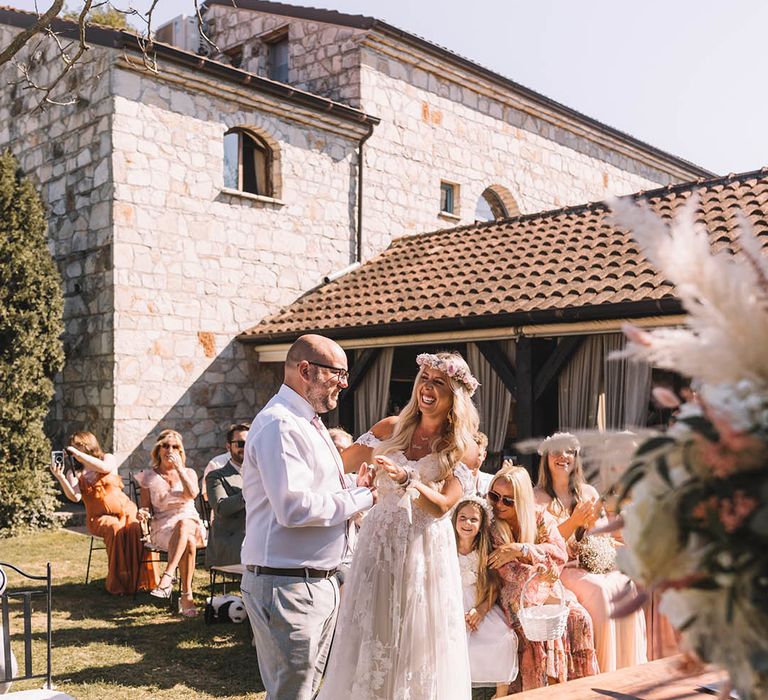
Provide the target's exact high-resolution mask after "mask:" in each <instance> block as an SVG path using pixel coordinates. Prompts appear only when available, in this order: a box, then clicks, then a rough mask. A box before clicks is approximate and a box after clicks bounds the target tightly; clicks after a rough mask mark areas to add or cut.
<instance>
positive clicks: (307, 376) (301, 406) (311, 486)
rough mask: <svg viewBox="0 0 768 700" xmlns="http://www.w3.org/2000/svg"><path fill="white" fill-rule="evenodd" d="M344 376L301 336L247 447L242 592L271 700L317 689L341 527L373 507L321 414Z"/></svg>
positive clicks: (332, 619) (343, 545)
mask: <svg viewBox="0 0 768 700" xmlns="http://www.w3.org/2000/svg"><path fill="white" fill-rule="evenodd" d="M348 377H349V372H348V370H347V356H346V355H345V353H344V351H343V350H342V349H341V347H339V345H337V344H336V343H335V342H333V341H332V340H330V339H329V338H324V337H323V336H319V335H304V336H302V337H301V338H299V339H298V340H297V341H296V342H295V343H294V344H293V345H292V346H291V348H290V350H289V351H288V356H287V357H286V360H285V379H284V381H283V385H282V386H281V387H280V390H279V391H278V392H277V394H276V395H275V396H273V397H272V399H271V400H270V401H269V403H268V404H267V405H266V406H265V407H264V409H263V410H262V411H261V412H260V413H259V414H258V415H257V416H256V418H255V419H254V421H253V424H252V425H251V429H250V431H249V433H248V439H247V440H246V443H245V460H244V462H243V496H244V498H245V540H244V541H243V547H242V550H241V561H242V563H243V564H244V565H245V567H246V573H245V575H244V576H243V581H242V592H243V600H244V602H245V607H246V610H247V612H248V617H249V619H250V621H251V627H252V628H253V633H254V639H255V642H256V651H257V654H258V662H259V671H260V673H261V680H262V682H263V684H264V688H265V689H266V691H267V698H269V699H270V700H305V699H306V700H309V699H310V698H311V697H312V696H313V695H314V693H315V691H316V690H317V688H318V686H319V683H320V679H321V677H322V674H323V670H324V669H325V662H326V660H327V657H328V651H329V648H330V644H331V639H332V637H333V629H334V626H335V624H336V613H337V610H338V602H339V582H338V580H337V576H336V574H337V569H338V567H339V564H340V563H341V562H342V560H343V558H344V556H345V553H346V549H347V521H348V520H349V518H351V517H352V516H353V515H355V514H356V513H358V512H360V511H362V510H366V509H367V508H370V507H371V506H372V505H373V503H374V500H375V491H374V489H373V488H372V483H371V477H370V476H369V475H368V474H367V472H366V471H365V469H364V467H363V468H361V473H360V475H358V477H357V479H356V480H354V479H352V484H350V483H349V482H350V479H349V477H345V475H344V467H343V464H342V462H341V457H340V456H339V453H338V451H337V450H336V448H335V447H334V445H333V442H332V441H331V438H330V436H329V435H328V431H327V430H326V428H325V426H324V425H323V424H322V422H321V421H320V418H319V416H318V414H319V413H326V412H328V411H331V410H333V409H334V408H335V407H336V404H337V403H338V400H339V392H340V391H341V390H342V389H343V388H345V387H346V386H347V378H348Z"/></svg>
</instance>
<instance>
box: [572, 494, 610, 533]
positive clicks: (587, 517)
mask: <svg viewBox="0 0 768 700" xmlns="http://www.w3.org/2000/svg"><path fill="white" fill-rule="evenodd" d="M602 509H603V505H602V503H601V501H600V500H596V499H591V500H588V501H581V502H580V503H577V504H576V507H575V508H574V509H573V513H571V518H572V519H573V523H574V525H576V527H577V528H578V527H583V528H584V529H585V530H589V529H591V528H593V527H594V526H595V523H596V522H597V519H598V518H599V517H600V514H601V512H602Z"/></svg>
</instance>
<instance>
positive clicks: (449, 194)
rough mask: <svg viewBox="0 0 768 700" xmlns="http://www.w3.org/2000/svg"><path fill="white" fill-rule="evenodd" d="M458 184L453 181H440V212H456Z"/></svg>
mask: <svg viewBox="0 0 768 700" xmlns="http://www.w3.org/2000/svg"><path fill="white" fill-rule="evenodd" d="M457 189H458V186H457V185H454V184H453V183H451V182H441V183H440V213H441V214H456V190H457Z"/></svg>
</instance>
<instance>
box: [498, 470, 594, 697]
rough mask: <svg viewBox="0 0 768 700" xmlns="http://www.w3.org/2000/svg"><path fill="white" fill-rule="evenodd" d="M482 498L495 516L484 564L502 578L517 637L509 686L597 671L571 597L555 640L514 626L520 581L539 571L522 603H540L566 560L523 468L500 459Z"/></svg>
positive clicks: (590, 640)
mask: <svg viewBox="0 0 768 700" xmlns="http://www.w3.org/2000/svg"><path fill="white" fill-rule="evenodd" d="M487 498H488V501H489V502H490V504H491V506H492V507H493V515H494V518H495V524H494V531H493V544H494V546H495V549H494V551H493V552H492V553H491V555H490V556H489V557H488V563H489V565H490V566H491V567H492V568H494V569H496V570H497V571H498V573H499V576H500V577H501V579H502V584H501V590H500V595H499V598H500V600H499V603H500V605H501V607H502V609H503V611H504V616H505V618H506V620H507V624H508V625H509V626H510V627H511V628H512V629H514V630H515V632H517V638H518V642H519V644H518V653H519V654H520V664H519V667H520V675H519V677H518V680H517V681H515V683H514V684H513V685H512V686H511V689H512V690H513V691H515V690H531V689H532V688H539V687H541V686H545V685H548V684H549V683H562V682H564V681H567V680H573V679H574V678H582V677H584V676H591V675H594V674H595V673H598V666H597V660H596V658H595V647H594V637H593V633H592V621H591V620H590V618H589V614H588V613H587V611H586V610H584V608H582V607H581V606H580V605H579V604H578V603H577V602H575V601H574V602H572V603H571V604H570V606H569V613H568V625H567V628H566V631H565V632H564V633H563V636H562V637H561V638H560V639H556V640H554V641H551V642H532V641H530V640H528V639H527V638H526V636H525V634H524V632H523V630H522V627H521V625H520V620H519V618H518V611H519V609H520V594H521V593H522V590H523V585H524V584H525V582H526V581H527V580H528V579H529V578H530V577H531V576H532V574H533V573H534V572H536V571H538V572H539V576H537V577H536V578H535V579H533V580H532V581H531V583H530V584H529V585H528V588H527V591H526V596H525V602H526V604H527V605H540V604H542V603H545V602H546V601H547V600H548V599H549V598H550V597H551V595H552V585H553V584H554V583H555V581H557V580H558V578H559V576H560V570H561V569H562V567H563V565H564V564H565V562H566V561H567V559H568V554H567V552H566V548H565V541H564V540H563V538H562V536H561V535H560V533H559V531H558V529H557V523H556V522H555V519H554V518H553V517H552V516H551V515H550V514H549V513H547V512H546V510H545V509H544V508H541V507H537V506H536V504H535V501H534V497H533V485H532V484H531V477H530V476H528V472H527V471H526V470H525V469H524V468H523V467H516V466H513V465H512V464H505V466H504V467H503V468H502V469H501V471H499V472H498V473H497V474H496V475H495V476H494V478H493V481H492V482H491V485H490V488H489V490H488V496H487Z"/></svg>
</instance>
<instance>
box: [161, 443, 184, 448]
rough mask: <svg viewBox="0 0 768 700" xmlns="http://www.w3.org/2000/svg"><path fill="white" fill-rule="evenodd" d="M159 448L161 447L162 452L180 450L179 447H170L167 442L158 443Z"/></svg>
mask: <svg viewBox="0 0 768 700" xmlns="http://www.w3.org/2000/svg"><path fill="white" fill-rule="evenodd" d="M160 447H162V448H163V449H164V450H181V445H172V444H171V443H169V442H162V443H160Z"/></svg>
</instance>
